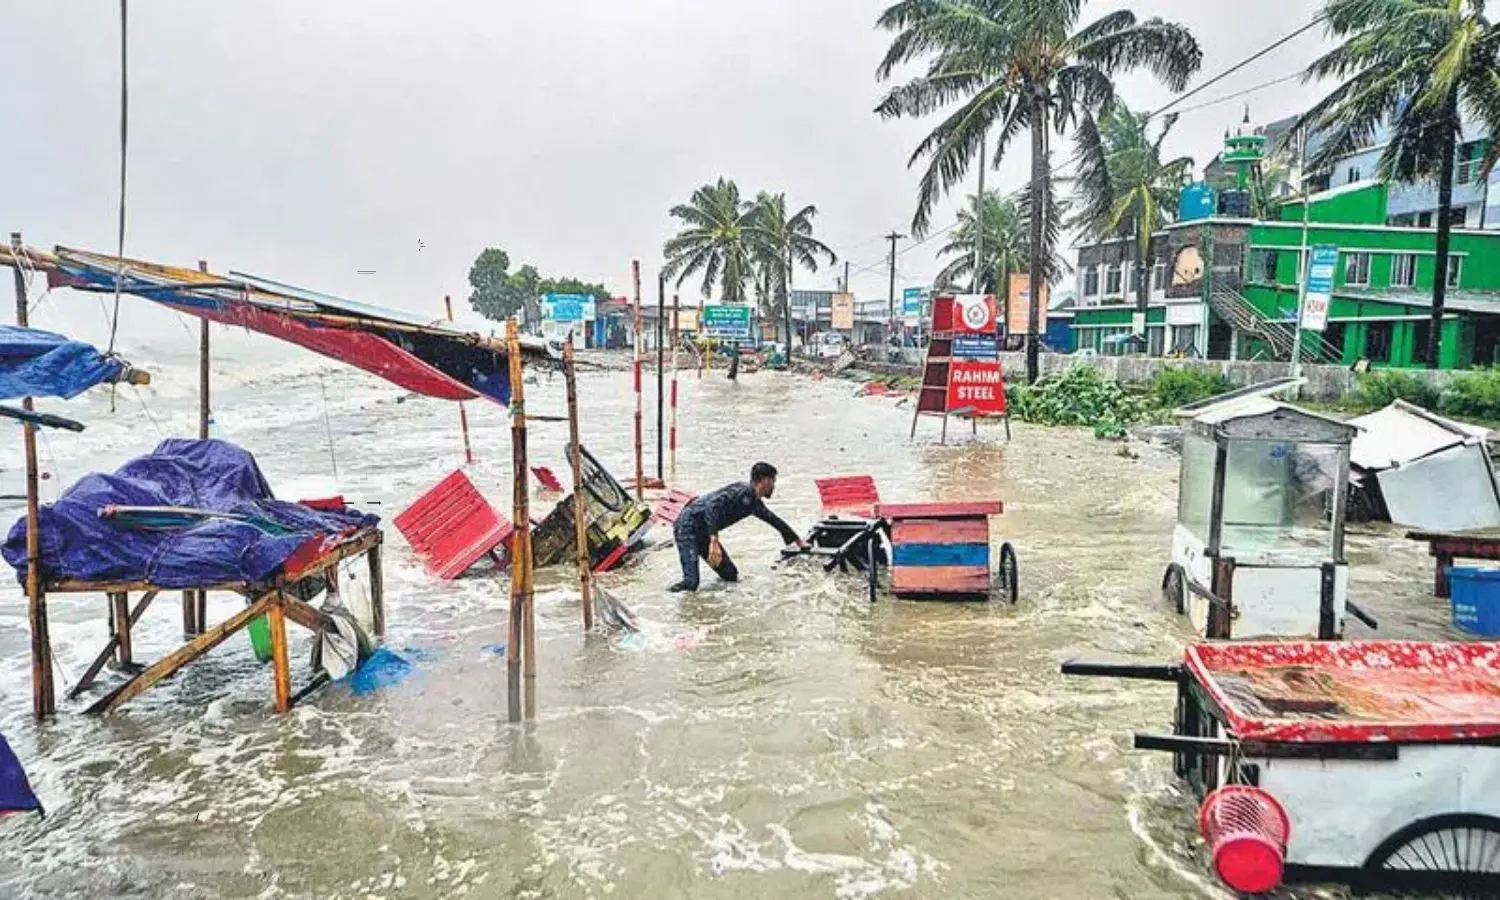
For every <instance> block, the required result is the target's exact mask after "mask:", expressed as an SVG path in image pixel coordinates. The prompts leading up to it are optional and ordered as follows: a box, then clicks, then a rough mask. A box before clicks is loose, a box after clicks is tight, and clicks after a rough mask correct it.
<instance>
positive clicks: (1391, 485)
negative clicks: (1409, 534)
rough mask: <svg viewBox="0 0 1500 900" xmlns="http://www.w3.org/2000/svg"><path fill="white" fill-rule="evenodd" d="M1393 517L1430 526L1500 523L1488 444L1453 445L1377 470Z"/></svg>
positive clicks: (1499, 500) (1411, 525) (1456, 527)
mask: <svg viewBox="0 0 1500 900" xmlns="http://www.w3.org/2000/svg"><path fill="white" fill-rule="evenodd" d="M1376 478H1377V479H1378V480H1379V482H1380V493H1381V495H1382V496H1383V497H1385V506H1386V509H1387V510H1389V511H1390V514H1391V521H1392V522H1394V523H1395V524H1397V525H1405V526H1407V527H1409V528H1420V529H1423V530H1424V531H1468V530H1470V529H1474V528H1494V527H1497V526H1500V496H1497V495H1496V492H1495V480H1494V476H1493V475H1491V473H1490V467H1489V460H1488V459H1486V457H1485V449H1484V447H1482V446H1480V445H1478V444H1474V445H1470V446H1459V447H1450V448H1449V449H1447V450H1443V451H1441V452H1439V453H1436V454H1433V455H1431V456H1427V457H1425V458H1423V459H1419V460H1416V461H1415V462H1412V463H1408V464H1407V465H1404V466H1401V467H1399V468H1395V469H1387V470H1385V471H1383V472H1380V473H1378V474H1377V475H1376Z"/></svg>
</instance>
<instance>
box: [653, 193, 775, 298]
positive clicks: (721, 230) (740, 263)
mask: <svg viewBox="0 0 1500 900" xmlns="http://www.w3.org/2000/svg"><path fill="white" fill-rule="evenodd" d="M671 215H672V217H673V218H674V219H677V220H678V221H680V222H682V223H683V224H684V225H685V226H687V227H686V228H684V229H683V230H682V231H680V232H678V233H677V235H676V236H675V237H673V238H671V239H669V240H668V241H667V242H666V244H664V245H663V246H662V254H663V255H664V256H665V257H666V265H665V267H664V268H663V269H662V272H663V274H665V275H666V276H667V277H668V278H674V277H675V278H676V279H677V285H678V286H679V287H680V286H681V285H682V283H683V282H684V281H687V280H688V279H689V278H691V277H693V276H694V275H697V274H699V273H702V275H703V285H702V290H703V296H705V297H710V296H712V295H713V290H714V285H715V282H717V283H718V287H719V296H720V297H721V298H722V299H723V301H724V302H725V303H743V302H745V284H746V282H748V281H750V280H751V278H752V277H753V275H754V271H753V260H752V255H753V253H754V249H755V245H756V242H757V240H758V239H759V238H758V236H757V234H756V217H755V208H754V205H753V204H751V203H746V202H744V201H742V200H740V189H739V187H738V186H737V185H735V183H734V182H733V181H726V180H725V179H723V178H720V179H719V180H718V181H717V182H716V183H714V184H705V185H703V186H702V187H700V188H698V189H697V190H696V191H693V197H692V199H691V200H690V201H689V202H687V203H685V204H681V205H678V206H674V207H672V209H671Z"/></svg>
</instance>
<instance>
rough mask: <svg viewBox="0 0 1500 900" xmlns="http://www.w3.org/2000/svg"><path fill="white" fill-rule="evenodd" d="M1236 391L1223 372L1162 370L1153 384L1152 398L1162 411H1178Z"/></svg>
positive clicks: (1158, 372)
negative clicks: (1189, 405)
mask: <svg viewBox="0 0 1500 900" xmlns="http://www.w3.org/2000/svg"><path fill="white" fill-rule="evenodd" d="M1232 390H1234V385H1233V384H1230V382H1229V378H1228V377H1227V376H1226V375H1224V373H1222V372H1203V371H1199V370H1198V369H1177V368H1169V369H1161V370H1159V371H1157V373H1156V378H1155V379H1154V380H1153V381H1152V383H1151V396H1152V398H1153V399H1154V400H1155V402H1156V405H1157V406H1158V407H1159V408H1161V409H1169V410H1170V409H1177V408H1179V407H1182V406H1186V405H1188V404H1189V403H1197V402H1198V401H1199V400H1207V399H1208V398H1209V397H1217V396H1219V395H1220V394H1226V393H1228V392H1229V391H1232Z"/></svg>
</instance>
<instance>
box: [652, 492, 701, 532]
mask: <svg viewBox="0 0 1500 900" xmlns="http://www.w3.org/2000/svg"><path fill="white" fill-rule="evenodd" d="M696 499H698V495H697V494H689V493H688V492H687V491H679V490H678V489H677V488H672V489H671V490H670V491H668V492H667V495H666V496H665V497H663V498H661V499H660V500H658V501H656V507H655V508H654V509H652V510H651V521H653V522H656V523H658V524H661V525H672V524H675V523H676V522H677V519H678V517H679V516H681V515H682V511H683V509H685V508H686V507H687V505H688V504H689V503H692V502H693V501H694V500H696Z"/></svg>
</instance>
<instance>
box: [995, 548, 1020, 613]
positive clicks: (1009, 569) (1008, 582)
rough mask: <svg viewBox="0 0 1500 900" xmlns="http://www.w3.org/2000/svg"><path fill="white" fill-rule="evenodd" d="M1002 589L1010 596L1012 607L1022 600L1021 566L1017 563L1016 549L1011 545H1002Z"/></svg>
mask: <svg viewBox="0 0 1500 900" xmlns="http://www.w3.org/2000/svg"><path fill="white" fill-rule="evenodd" d="M1000 587H1001V588H1003V589H1004V590H1005V592H1006V593H1007V594H1008V595H1009V598H1010V605H1011V606H1015V605H1016V602H1017V601H1018V600H1020V598H1021V566H1020V563H1018V562H1017V561H1016V548H1015V547H1012V546H1011V545H1010V544H1009V543H1005V544H1001V545H1000Z"/></svg>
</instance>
